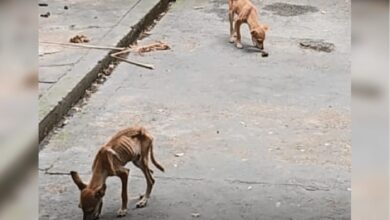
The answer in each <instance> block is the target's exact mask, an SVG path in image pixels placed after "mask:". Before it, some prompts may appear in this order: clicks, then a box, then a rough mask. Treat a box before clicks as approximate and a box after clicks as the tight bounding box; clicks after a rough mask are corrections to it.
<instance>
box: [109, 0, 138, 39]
mask: <svg viewBox="0 0 390 220" xmlns="http://www.w3.org/2000/svg"><path fill="white" fill-rule="evenodd" d="M141 1H142V0H138V1H137V2H136V3H135V4H134V5H133V6H131V7H130V8H129V10H127V11H126V13H124V14H123V15H122V17H121V18H120V19H119V21H117V22H116V23H115V24H114V25H113V26H112V27H111V28H110V29H109V30H108V31H107V32H106V33H105V34H104V35H103V37H102V39H104V38H105V37H106V36H107V35H108V34H109V33H110V32H111V31H112V30H113V29H114V28H115V27H117V26H118V25H119V24H120V23H121V22H122V21H123V19H125V17H126V16H127V15H128V14H129V13H130V12H131V11H132V10H133V9H134V8H135V7H137V5H138V4H139V3H140V2H141Z"/></svg>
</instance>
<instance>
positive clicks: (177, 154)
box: [175, 153, 184, 157]
mask: <svg viewBox="0 0 390 220" xmlns="http://www.w3.org/2000/svg"><path fill="white" fill-rule="evenodd" d="M182 156H184V153H176V154H175V157H182Z"/></svg>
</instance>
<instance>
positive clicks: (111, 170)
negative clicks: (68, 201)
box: [70, 127, 164, 220]
mask: <svg viewBox="0 0 390 220" xmlns="http://www.w3.org/2000/svg"><path fill="white" fill-rule="evenodd" d="M149 156H150V159H151V160H152V163H153V164H154V165H155V166H156V167H157V168H158V169H159V170H161V171H162V172H164V168H163V167H162V166H161V165H160V164H159V163H158V162H157V161H156V159H155V158H154V155H153V137H152V136H151V135H150V134H149V133H148V132H147V131H146V130H145V129H144V128H143V127H131V128H127V129H124V130H121V131H119V132H118V133H117V134H116V135H115V136H113V137H112V138H111V140H110V141H109V142H108V143H107V144H105V145H104V146H103V147H101V148H100V150H99V152H98V153H97V155H96V157H95V160H94V162H93V166H92V178H91V181H90V183H89V184H88V185H87V184H85V183H83V182H82V181H81V179H80V177H79V175H78V173H77V172H75V171H71V172H70V174H71V176H72V179H73V181H74V182H75V183H76V185H77V187H78V188H79V189H80V191H81V195H80V204H79V207H80V208H81V209H82V210H83V215H84V218H83V219H84V220H95V219H97V218H99V216H100V213H101V210H102V205H103V202H102V199H103V196H104V193H105V190H106V184H105V182H106V179H107V177H109V176H118V177H119V178H120V179H121V182H122V207H121V208H120V209H119V210H118V213H117V214H118V216H119V217H122V216H125V215H126V213H127V179H128V176H129V169H127V168H125V167H124V166H125V165H126V163H128V162H130V161H131V162H133V163H134V165H135V166H137V167H138V168H140V169H141V170H142V172H143V173H144V175H145V178H146V184H147V187H146V192H145V194H144V195H143V196H141V198H140V201H139V202H138V203H137V208H142V207H144V206H146V204H147V202H148V199H149V198H150V193H151V192H152V187H153V184H154V182H155V180H154V178H153V177H152V173H153V171H152V170H151V169H149Z"/></svg>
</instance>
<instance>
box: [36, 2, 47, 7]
mask: <svg viewBox="0 0 390 220" xmlns="http://www.w3.org/2000/svg"><path fill="white" fill-rule="evenodd" d="M38 6H39V7H47V6H49V4H47V3H38Z"/></svg>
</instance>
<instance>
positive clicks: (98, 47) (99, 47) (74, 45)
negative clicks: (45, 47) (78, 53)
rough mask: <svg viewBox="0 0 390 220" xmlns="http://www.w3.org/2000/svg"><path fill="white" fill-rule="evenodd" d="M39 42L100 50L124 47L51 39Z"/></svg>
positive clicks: (122, 48)
mask: <svg viewBox="0 0 390 220" xmlns="http://www.w3.org/2000/svg"><path fill="white" fill-rule="evenodd" d="M39 43H40V44H54V45H62V46H71V47H81V48H88V49H100V50H124V49H126V48H125V47H111V46H100V45H91V44H77V43H58V42H51V41H40V42H39Z"/></svg>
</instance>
